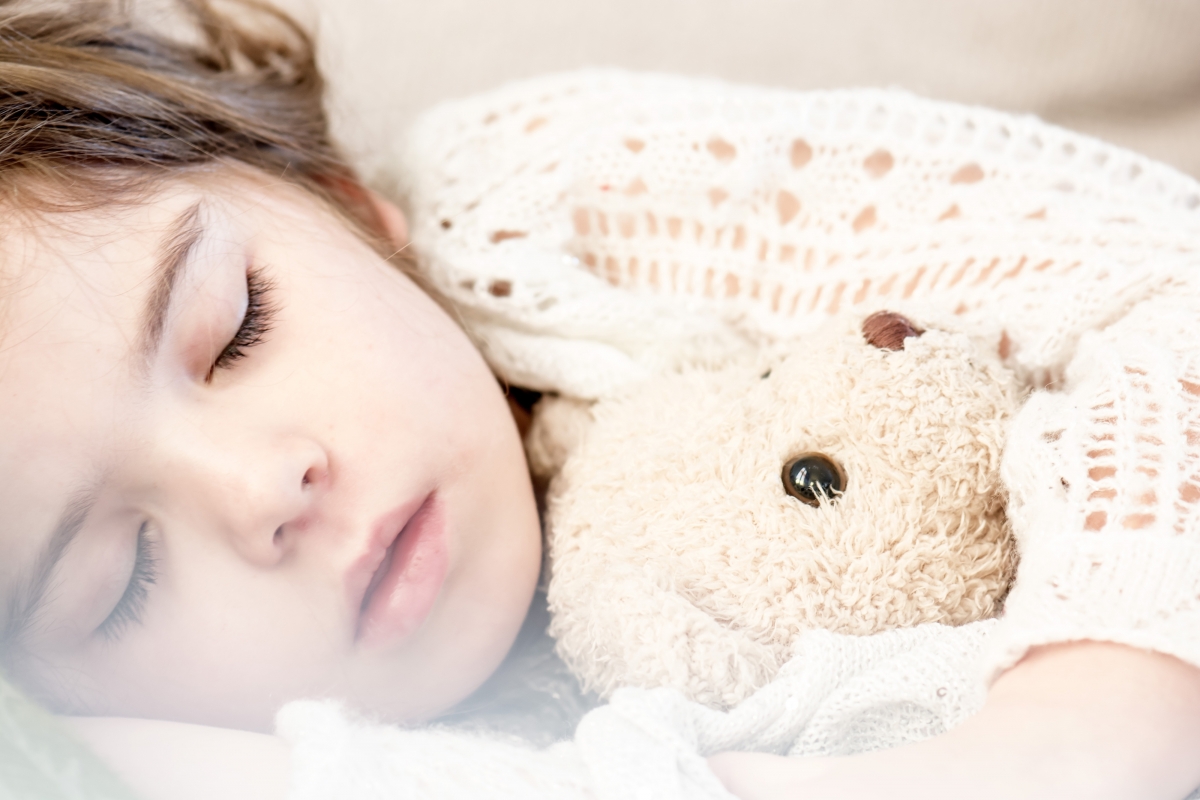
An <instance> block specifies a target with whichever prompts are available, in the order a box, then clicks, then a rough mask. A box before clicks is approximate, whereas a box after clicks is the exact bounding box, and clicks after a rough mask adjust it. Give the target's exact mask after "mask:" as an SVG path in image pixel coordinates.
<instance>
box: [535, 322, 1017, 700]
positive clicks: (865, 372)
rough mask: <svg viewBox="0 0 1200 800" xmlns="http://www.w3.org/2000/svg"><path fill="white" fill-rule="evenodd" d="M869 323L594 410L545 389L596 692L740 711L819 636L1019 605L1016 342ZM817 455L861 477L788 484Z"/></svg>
mask: <svg viewBox="0 0 1200 800" xmlns="http://www.w3.org/2000/svg"><path fill="white" fill-rule="evenodd" d="M862 323H863V319H862V317H847V318H842V319H838V320H835V321H834V322H833V323H831V324H830V325H829V326H828V327H826V328H825V329H823V330H822V331H821V332H820V333H819V334H817V335H814V336H809V337H806V338H805V339H804V340H802V341H796V342H794V343H791V344H790V346H788V347H787V348H786V349H785V350H784V351H783V352H784V355H783V356H782V357H780V358H776V359H773V360H772V359H764V357H763V356H761V355H759V356H756V357H753V358H750V357H748V358H746V359H743V360H741V361H738V362H735V363H732V364H729V365H727V366H724V367H721V368H715V369H692V370H688V371H684V372H682V373H679V374H671V375H667V376H664V377H661V378H657V379H653V380H651V381H649V382H648V383H644V384H642V385H640V386H637V387H636V388H635V389H632V390H630V391H628V392H627V393H625V394H623V395H621V396H618V397H613V398H609V399H605V400H602V401H599V402H598V403H596V404H595V405H594V406H591V407H589V406H587V405H586V404H583V403H580V402H578V401H571V400H561V399H557V398H545V399H543V401H542V402H541V403H539V406H538V408H537V409H536V412H535V422H534V428H533V430H532V431H531V433H530V436H529V440H528V446H529V453H530V460H531V462H532V464H533V466H534V469H535V471H542V472H547V473H549V472H553V473H556V474H555V475H554V479H553V481H552V482H551V485H550V489H549V492H548V497H547V525H548V536H549V550H550V559H551V581H550V587H549V601H550V608H551V613H552V615H553V621H552V623H551V629H550V630H551V633H552V634H553V635H554V637H555V638H556V639H557V640H558V649H559V652H560V654H561V655H562V656H563V658H564V660H565V661H566V662H567V664H568V665H569V666H570V667H571V668H572V670H573V671H574V672H575V673H576V674H577V675H578V676H579V677H580V679H581V680H582V681H583V682H584V684H585V685H586V686H588V687H589V688H593V689H596V690H598V691H599V692H601V693H602V694H608V693H610V692H611V691H612V690H614V689H615V688H617V687H618V686H623V685H636V686H662V685H666V686H674V687H677V688H679V689H681V690H682V691H683V692H684V693H686V694H687V695H688V696H689V697H690V698H693V699H695V700H699V701H701V702H704V703H707V704H710V705H714V706H719V707H726V706H729V705H732V704H734V703H736V702H738V701H740V700H742V699H744V698H745V697H746V696H747V695H748V694H749V693H750V692H751V691H752V690H754V689H755V688H756V687H759V686H761V685H763V684H764V683H766V682H767V681H769V680H770V679H771V678H772V677H773V675H774V674H775V672H776V671H777V670H778V669H779V667H780V666H781V665H782V664H783V662H784V661H786V660H787V657H788V655H789V653H790V651H791V649H792V647H793V645H794V644H795V642H796V641H797V638H798V637H799V636H800V635H802V634H803V632H804V631H805V630H808V629H811V628H827V629H830V630H833V631H838V632H842V633H851V634H868V633H874V632H878V631H883V630H887V629H890V628H895V627H897V626H908V625H916V624H918V623H923V622H942V623H948V624H953V625H958V624H962V623H966V622H970V621H973V620H977V619H981V618H984V617H989V616H993V615H994V614H996V613H997V612H998V611H999V608H1000V603H1001V601H1002V599H1003V597H1004V595H1005V593H1006V591H1007V589H1008V585H1009V582H1010V580H1011V578H1012V575H1013V572H1014V570H1015V566H1016V556H1015V550H1014V546H1013V543H1012V539H1011V536H1010V533H1009V529H1008V525H1007V522H1006V520H1005V518H1004V513H1003V511H1004V502H1005V498H1004V493H1003V490H1002V487H1001V483H1000V479H999V466H1000V455H1001V449H1002V447H1003V444H1004V432H1005V426H1006V422H1007V420H1008V418H1009V416H1010V414H1011V413H1012V412H1013V411H1014V409H1015V406H1016V402H1017V390H1016V388H1015V384H1014V382H1013V379H1012V376H1011V375H1010V373H1009V372H1008V370H1006V369H1005V368H1004V367H1003V366H1002V365H1001V363H1000V361H999V358H998V357H997V356H996V355H995V342H992V343H990V344H988V345H984V344H982V343H981V342H979V341H976V340H972V339H970V338H968V336H967V335H965V334H963V333H955V332H948V331H946V330H944V329H936V328H929V329H928V330H926V331H925V332H924V333H923V335H921V336H919V337H914V338H907V339H904V340H903V347H902V349H896V350H888V349H883V348H880V347H876V346H872V345H871V344H868V343H867V342H866V341H865V340H864V336H863V333H862V328H861V326H862ZM917 327H928V326H926V325H923V324H921V323H920V321H917ZM943 327H944V326H943ZM768 369H769V373H768ZM809 452H819V453H822V454H825V455H826V456H828V457H829V458H831V459H833V460H834V461H836V462H837V463H838V464H840V466H841V468H842V470H843V472H844V473H845V477H846V486H845V490H844V492H843V493H842V494H840V495H837V496H835V497H834V498H832V500H825V501H822V502H821V503H820V505H819V506H817V507H813V506H809V505H805V504H804V503H802V502H800V501H799V500H797V499H796V498H794V497H792V496H790V495H789V494H787V493H786V492H785V491H784V486H783V478H782V472H783V468H784V465H785V464H786V463H788V462H789V461H790V459H792V458H793V457H795V456H797V455H799V454H802V453H809Z"/></svg>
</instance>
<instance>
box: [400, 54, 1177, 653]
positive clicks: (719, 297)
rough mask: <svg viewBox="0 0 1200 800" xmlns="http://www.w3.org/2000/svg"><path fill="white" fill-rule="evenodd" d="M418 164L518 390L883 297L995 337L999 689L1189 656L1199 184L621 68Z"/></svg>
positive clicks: (920, 104) (438, 254)
mask: <svg viewBox="0 0 1200 800" xmlns="http://www.w3.org/2000/svg"><path fill="white" fill-rule="evenodd" d="M404 152H405V155H404V157H403V159H402V163H401V164H400V165H399V172H400V174H401V175H402V176H403V177H404V180H405V185H406V188H407V193H408V197H409V201H410V211H411V216H412V223H413V237H414V242H415V243H416V245H417V247H418V248H419V250H420V252H421V254H422V256H423V263H424V270H425V274H426V275H427V277H428V278H429V279H430V280H431V281H432V283H433V284H434V285H435V286H436V287H437V289H438V290H439V291H440V292H442V293H443V294H445V296H446V297H447V298H448V299H449V300H450V302H451V303H452V304H453V305H454V306H455V307H456V308H457V309H459V311H460V313H461V315H462V318H463V320H464V323H465V325H466V326H467V328H468V330H469V331H470V332H471V334H472V335H473V336H474V337H475V340H476V341H477V342H478V343H479V345H480V347H481V349H482V350H483V352H484V353H485V355H486V356H487V357H488V358H489V360H490V361H491V363H492V364H493V366H494V367H495V369H496V370H497V372H498V373H499V374H500V375H501V376H502V377H504V378H505V379H507V380H509V381H512V382H513V383H516V384H518V385H523V386H528V387H530V388H535V389H545V390H554V391H558V392H562V393H564V394H569V395H574V396H578V397H584V398H594V397H600V396H604V395H605V394H606V393H609V392H612V391H615V390H616V389H618V388H619V387H622V386H628V385H630V384H631V383H632V382H635V381H637V380H639V379H641V378H643V377H645V376H646V375H649V374H653V373H654V372H655V371H658V370H662V369H666V368H669V367H670V366H671V365H674V364H678V363H682V362H686V361H705V360H719V359H720V358H721V357H722V355H723V354H725V353H728V352H730V351H732V350H736V349H738V348H740V347H745V346H747V344H754V343H757V344H763V343H778V342H780V341H793V340H795V341H799V342H802V340H803V336H804V334H805V333H806V332H807V331H810V330H812V329H813V328H814V327H815V326H818V325H820V324H821V322H822V321H823V320H824V319H826V318H828V317H829V316H830V315H832V314H836V313H839V312H846V311H860V312H863V313H865V312H868V311H871V310H875V309H877V308H883V307H887V308H894V309H898V310H903V309H906V308H907V309H920V310H922V311H923V312H924V313H926V314H943V315H953V316H955V317H957V318H958V320H959V324H960V325H962V326H966V327H968V328H970V329H974V330H977V331H979V332H982V333H990V334H991V335H994V336H995V337H996V339H997V341H998V346H999V347H1000V349H1001V353H1002V355H1003V356H1004V358H1005V360H1006V362H1007V363H1008V364H1009V365H1010V366H1012V367H1013V368H1014V369H1015V370H1016V371H1017V373H1018V374H1019V375H1020V376H1021V379H1022V381H1023V382H1024V383H1025V384H1026V386H1027V387H1028V388H1029V389H1030V391H1031V396H1030V398H1029V400H1028V402H1027V403H1026V405H1025V406H1024V408H1023V410H1022V411H1021V413H1020V414H1019V416H1018V417H1017V419H1016V421H1015V423H1014V426H1013V430H1012V433H1011V439H1010V444H1009V446H1008V448H1007V452H1006V456H1005V477H1006V482H1007V485H1008V489H1009V492H1010V514H1011V517H1012V519H1013V522H1014V526H1015V529H1016V533H1017V535H1018V537H1019V540H1020V544H1021V550H1022V559H1023V561H1022V566H1021V568H1020V571H1019V574H1018V580H1017V584H1016V587H1015V589H1014V591H1013V593H1012V595H1011V596H1010V599H1009V602H1008V604H1007V608H1006V613H1005V616H1004V619H1003V621H1002V624H1001V628H1000V630H999V631H998V632H997V635H996V636H995V637H994V641H993V648H992V651H991V655H990V657H989V664H990V668H991V673H992V674H993V675H994V674H996V673H998V672H999V671H1000V670H1003V669H1004V668H1006V667H1008V666H1011V665H1012V664H1013V663H1015V662H1016V660H1018V659H1019V658H1020V656H1021V655H1022V654H1023V653H1024V652H1025V651H1026V650H1027V649H1028V648H1029V647H1030V646H1034V645H1037V644H1042V643H1047V642H1056V641H1069V640H1077V639H1087V638H1091V639H1100V640H1106V641H1115V642H1124V643H1127V644H1131V645H1135V646H1139V647H1146V648H1150V649H1154V650H1158V651H1160V652H1167V653H1171V654H1174V655H1176V656H1179V657H1180V658H1183V659H1184V660H1186V661H1188V662H1190V663H1193V664H1197V665H1200V528H1198V527H1197V520H1196V514H1197V510H1198V506H1197V500H1200V474H1198V469H1200V462H1198V461H1197V459H1198V458H1200V427H1198V423H1200V417H1198V416H1197V415H1198V414H1200V364H1198V363H1197V358H1198V356H1200V327H1198V326H1197V324H1196V323H1197V322H1200V291H1198V290H1197V284H1196V270H1197V268H1198V267H1200V185H1198V184H1197V183H1196V182H1195V181H1193V180H1192V179H1190V178H1188V177H1186V176H1184V175H1182V174H1180V173H1177V172H1175V171H1173V170H1171V169H1170V168H1168V167H1165V166H1162V165H1159V164H1156V163H1154V162H1151V161H1149V160H1148V159H1145V158H1143V157H1140V156H1138V155H1136V154H1133V153H1129V152H1126V151H1123V150H1120V149H1118V148H1115V147H1111V146H1108V145H1106V144H1104V143H1102V142H1099V141H1096V140H1093V139H1090V138H1087V137H1083V136H1079V135H1076V134H1073V133H1070V132H1068V131H1065V130H1061V129H1058V128H1055V127H1053V126H1049V125H1046V124H1044V123H1041V122H1039V121H1038V120H1036V119H1034V118H1030V117H1017V116H1013V115H1009V114H1004V113H999V112H994V111H988V110H984V109H978V108H970V107H965V106H959V105H952V104H946V103H937V102H932V101H928V100H922V99H919V98H916V97H913V96H911V95H908V94H905V93H901V92H895V91H881V90H846V91H833V92H814V93H795V92H785V91H775V90H768V89H758V88H751V87H743V86H731V85H727V84H723V83H718V82H713V81H701V80H694V79H685V78H675V77H667V76H659V75H638V74H631V73H625V72H619V71H587V72H580V73H573V74H567V75H560V76H552V77H549V78H541V79H536V80H532V81H528V82H525V83H520V84H515V85H512V86H509V87H506V88H502V89H500V90H498V91H495V92H492V93H490V94H486V95H482V96H479V97H475V98H471V99H468V100H464V101H460V102H456V103H451V104H448V105H445V106H442V107H439V108H438V109H435V110H434V111H432V112H430V113H428V114H427V115H425V117H423V118H422V120H421V121H420V122H419V123H418V124H417V126H416V127H415V129H414V130H413V131H412V133H411V136H410V138H409V140H408V144H407V147H406V149H405V151H404Z"/></svg>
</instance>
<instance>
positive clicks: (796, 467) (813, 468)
mask: <svg viewBox="0 0 1200 800" xmlns="http://www.w3.org/2000/svg"><path fill="white" fill-rule="evenodd" d="M783 488H784V489H785V490H786V491H787V493H788V494H790V495H791V496H792V497H794V498H796V499H797V500H799V501H800V502H801V503H806V504H808V505H810V506H818V505H820V504H821V497H824V498H825V499H826V501H827V502H833V501H834V500H836V499H837V496H838V495H840V494H841V493H842V492H843V491H845V489H846V474H845V473H844V472H842V468H841V466H839V465H838V463H837V462H836V461H834V460H833V459H831V458H829V457H828V456H826V455H823V454H821V453H804V454H802V455H799V456H796V457H795V458H793V459H792V460H791V461H789V462H787V463H786V464H785V465H784V466H783Z"/></svg>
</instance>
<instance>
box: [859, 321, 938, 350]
mask: <svg viewBox="0 0 1200 800" xmlns="http://www.w3.org/2000/svg"><path fill="white" fill-rule="evenodd" d="M862 332H863V338H864V339H866V340H867V344H872V345H875V346H876V347H878V348H879V349H881V350H903V349H904V340H905V339H907V338H908V337H910V336H920V335H921V334H922V333H924V332H925V331H923V330H921V329H920V328H918V327H917V326H916V325H913V324H912V323H911V322H910V321H909V320H908V318H907V317H905V316H903V315H902V314H897V313H896V312H895V311H876V312H875V313H874V314H872V315H871V316H869V317H867V318H866V319H864V320H863V324H862Z"/></svg>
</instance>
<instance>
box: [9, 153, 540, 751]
mask: <svg viewBox="0 0 1200 800" xmlns="http://www.w3.org/2000/svg"><path fill="white" fill-rule="evenodd" d="M0 235H2V238H0V242H2V244H0V258H2V260H0V630H4V629H5V627H7V628H8V629H9V632H10V634H11V633H12V630H11V629H12V627H13V626H14V625H15V624H16V622H17V621H18V620H19V619H22V618H24V619H25V620H26V622H27V623H28V624H27V627H26V628H25V630H24V631H23V633H21V634H20V635H19V636H18V637H16V639H15V641H16V642H18V643H19V644H20V647H19V648H16V649H15V652H17V653H19V654H20V655H19V656H18V657H16V658H15V659H14V667H13V668H14V669H15V671H16V672H17V674H20V675H23V676H24V677H25V679H26V680H27V681H32V682H33V683H35V684H36V685H37V686H39V688H40V689H41V690H42V691H43V693H44V694H46V695H48V696H49V697H51V698H54V699H55V700H56V702H57V704H58V705H59V707H60V708H62V709H64V710H67V711H75V712H82V713H92V714H117V715H130V716H144V717H162V718H169V719H178V720H184V721H194V722H201V723H208V724H217V725H230V726H239V727H249V728H266V727H269V726H270V721H271V716H272V714H273V712H274V710H275V709H276V708H277V707H278V706H279V705H280V704H281V703H282V702H286V701H287V700H289V699H292V698H295V697H298V696H306V695H307V696H312V695H332V696H338V697H345V698H348V699H349V700H350V701H352V702H353V703H354V704H356V705H358V706H361V707H366V708H371V709H373V710H375V711H377V712H380V713H383V714H385V715H386V716H388V717H390V718H394V719H415V718H420V717H425V716H429V715H431V714H434V713H436V712H438V711H440V710H442V709H444V708H446V707H448V706H449V705H452V704H453V703H454V702H456V701H457V700H458V699H460V698H461V697H463V696H464V695H465V694H467V693H469V692H470V691H471V690H472V689H473V688H475V687H476V686H477V685H478V684H479V683H480V682H481V681H482V680H483V679H484V678H485V677H486V676H487V675H488V674H489V673H490V672H491V671H492V670H493V669H494V668H495V666H496V665H497V664H498V662H499V661H500V659H501V658H502V657H503V655H504V653H505V651H506V650H507V649H508V646H509V645H510V643H511V642H512V640H513V637H514V636H515V634H516V631H517V629H518V628H519V626H520V623H521V621H522V618H523V616H524V614H525V611H526V607H527V605H528V603H529V599H530V596H531V594H532V591H533V587H534V583H535V581H536V577H537V572H538V566H539V549H540V539H539V528H538V521H537V515H536V510H535V504H534V500H533V495H532V491H531V489H530V485H529V480H528V476H527V472H526V467H525V462H524V457H523V453H522V450H521V445H520V441H519V438H518V435H517V433H516V430H515V427H514V424H513V421H512V418H511V416H510V415H509V413H508V409H507V406H506V404H505V401H504V399H503V396H502V394H501V391H500V389H499V387H498V386H497V383H496V381H495V379H494V378H493V377H492V375H491V374H490V372H489V371H488V369H487V367H486V365H485V364H484V362H483V361H482V359H481V358H480V356H479V354H478V353H477V352H476V351H475V349H474V348H473V347H472V346H471V344H470V343H469V342H468V340H467V339H466V337H465V336H464V335H463V333H462V332H461V331H460V330H459V329H458V328H457V327H456V326H455V324H454V323H453V322H452V321H451V320H450V319H449V318H448V317H447V315H446V314H445V313H444V312H443V311H442V310H440V309H439V308H438V307H437V306H436V305H435V304H434V303H433V302H432V301H431V300H430V299H429V298H428V297H427V296H426V295H425V294H424V293H422V292H421V291H420V290H419V289H418V288H416V287H415V286H414V285H413V283H412V282H411V281H409V280H408V279H407V278H405V277H404V276H402V275H401V274H400V273H399V272H398V271H397V270H396V269H394V268H393V267H392V266H390V265H388V264H387V263H385V262H384V261H383V260H382V259H381V258H379V256H377V255H376V254H375V253H374V252H373V251H372V250H371V249H370V248H369V247H367V246H366V245H365V244H364V243H362V242H361V241H360V240H359V239H357V238H356V237H355V236H354V235H353V234H352V233H350V232H349V231H348V230H347V229H346V227H345V226H344V225H342V224H341V223H340V222H339V221H337V220H336V219H335V218H334V217H332V216H331V215H330V214H328V213H326V212H325V211H323V210H322V209H321V208H320V207H319V206H318V205H317V204H315V203H314V202H312V201H311V200H309V199H308V198H307V197H306V196H303V195H302V194H300V193H299V192H298V191H297V190H295V189H291V188H287V187H278V186H275V187H272V186H269V185H267V184H266V183H265V182H263V181H261V180H255V179H251V178H247V177H245V176H235V175H223V176H221V178H220V181H219V182H218V181H216V180H210V181H208V182H207V183H203V184H195V183H183V182H180V183H178V184H175V185H173V187H172V188H171V189H170V190H169V191H167V192H164V193H163V194H162V195H160V196H157V197H155V198H154V199H153V200H152V201H151V202H147V203H144V204H140V205H137V206H136V207H131V208H125V207H120V208H116V209H112V210H103V211H100V212H96V213H91V212H76V213H73V214H68V215H60V216H59V217H57V218H55V217H51V218H45V219H38V218H36V217H35V218H33V219H31V220H30V221H29V222H28V223H22V224H21V225H17V224H15V223H8V224H5V225H4V230H3V232H2V234H0ZM172 276H173V280H171V277H172ZM247 308H249V309H250V311H249V313H247ZM255 326H257V329H258V330H257V332H256V329H255ZM263 330H265V331H266V332H265V333H263V332H262V331H263ZM259 340H261V341H259ZM393 542H395V545H394V546H391V545H392V543H393ZM60 556H61V557H60ZM364 597H365V602H364ZM4 601H8V602H4ZM35 602H36V603H37V606H36V608H31V607H30V604H31V603H35Z"/></svg>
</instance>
